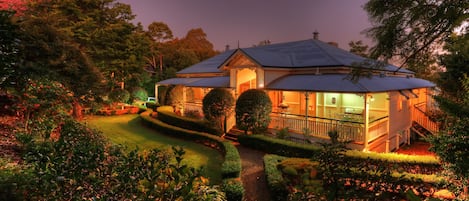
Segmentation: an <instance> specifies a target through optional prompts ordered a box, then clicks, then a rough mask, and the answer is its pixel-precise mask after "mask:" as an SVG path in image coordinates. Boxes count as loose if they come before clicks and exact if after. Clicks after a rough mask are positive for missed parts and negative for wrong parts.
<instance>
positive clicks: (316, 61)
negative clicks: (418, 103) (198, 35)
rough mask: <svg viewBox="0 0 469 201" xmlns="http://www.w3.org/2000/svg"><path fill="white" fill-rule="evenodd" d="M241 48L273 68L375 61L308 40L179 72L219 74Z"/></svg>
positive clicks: (220, 57) (222, 58)
mask: <svg viewBox="0 0 469 201" xmlns="http://www.w3.org/2000/svg"><path fill="white" fill-rule="evenodd" d="M236 51H241V52H242V53H244V54H245V55H246V56H248V57H249V58H250V59H252V60H253V61H254V62H256V63H258V64H260V65H261V66H262V67H271V68H311V67H340V66H346V67H353V66H361V67H364V68H368V67H366V66H364V65H361V64H363V63H370V62H371V63H373V62H376V63H378V62H377V61H374V60H370V59H367V58H364V57H361V56H358V55H355V54H353V53H350V52H348V51H346V50H343V49H340V48H338V47H335V46H333V45H330V44H328V43H325V42H322V41H320V40H315V39H309V40H302V41H294V42H287V43H278V44H272V45H265V46H258V47H251V48H240V49H237V50H229V51H226V52H223V53H221V54H219V55H217V56H214V57H212V58H210V59H207V60H205V61H202V62H200V63H198V64H195V65H193V66H190V67H188V68H186V69H183V70H181V71H179V72H178V74H190V73H220V72H221V69H220V67H221V66H222V65H223V64H224V63H225V62H226V61H227V60H229V59H230V58H231V56H232V55H233V54H234V53H235V52H236ZM382 70H386V71H396V70H398V67H396V66H393V65H386V66H384V67H383V69H382ZM398 72H401V73H413V72H412V71H409V70H406V69H399V70H398Z"/></svg>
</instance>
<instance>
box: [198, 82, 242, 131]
mask: <svg viewBox="0 0 469 201" xmlns="http://www.w3.org/2000/svg"><path fill="white" fill-rule="evenodd" d="M202 104H203V105H202V111H203V112H204V116H205V118H206V119H207V120H208V121H209V122H213V123H214V125H216V126H217V127H218V128H220V130H223V132H224V133H226V131H227V128H226V120H227V118H228V117H229V116H230V115H231V114H232V112H233V107H234V104H235V99H234V97H233V95H232V94H231V92H230V91H228V90H227V89H223V88H214V89H212V90H210V92H208V94H207V95H205V97H204V99H203V100H202Z"/></svg>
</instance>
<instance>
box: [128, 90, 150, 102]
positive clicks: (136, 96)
mask: <svg viewBox="0 0 469 201" xmlns="http://www.w3.org/2000/svg"><path fill="white" fill-rule="evenodd" d="M131 98H132V100H133V101H136V100H140V101H146V100H147V99H148V93H147V91H146V90H145V89H143V88H141V87H136V88H134V89H132V93H131Z"/></svg>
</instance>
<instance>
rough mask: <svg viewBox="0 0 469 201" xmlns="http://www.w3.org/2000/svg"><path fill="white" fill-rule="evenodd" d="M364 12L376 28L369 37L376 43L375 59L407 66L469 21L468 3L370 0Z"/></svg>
mask: <svg viewBox="0 0 469 201" xmlns="http://www.w3.org/2000/svg"><path fill="white" fill-rule="evenodd" d="M364 9H365V10H366V11H367V12H368V16H369V18H370V21H371V22H372V24H373V27H372V28H370V29H368V30H367V31H366V32H367V35H368V36H369V37H371V38H372V39H373V40H375V41H376V46H375V47H373V48H372V49H371V57H372V58H377V57H379V56H383V57H384V58H386V59H389V58H391V57H393V56H399V57H401V58H404V59H405V61H404V63H407V61H408V60H411V59H418V58H417V56H418V54H419V53H420V52H422V51H423V52H425V51H428V50H429V49H430V48H432V45H437V44H440V43H441V42H442V39H444V38H446V37H447V36H449V34H451V33H452V32H453V31H455V30H456V29H458V28H461V27H460V26H461V25H462V26H466V25H464V22H467V20H468V18H469V14H468V13H467V11H468V9H469V3H468V2H467V1H443V0H437V1H428V0H427V1H420V2H412V1H405V0H401V1H381V0H370V1H368V2H367V3H366V4H365V6H364Z"/></svg>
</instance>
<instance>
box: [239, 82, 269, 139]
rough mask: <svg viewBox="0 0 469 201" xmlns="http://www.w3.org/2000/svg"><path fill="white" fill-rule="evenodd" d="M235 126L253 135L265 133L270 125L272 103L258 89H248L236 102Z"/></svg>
mask: <svg viewBox="0 0 469 201" xmlns="http://www.w3.org/2000/svg"><path fill="white" fill-rule="evenodd" d="M235 111H236V126H237V127H238V128H239V129H241V130H244V132H245V133H246V134H247V132H248V131H252V132H253V133H257V132H265V131H266V130H267V127H268V126H269V123H270V116H269V115H270V113H271V112H272V101H271V100H270V98H269V96H268V95H267V94H266V93H265V92H264V91H262V90H260V89H249V90H247V91H245V92H243V93H242V94H241V95H240V96H239V97H238V100H237V101H236V109H235Z"/></svg>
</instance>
